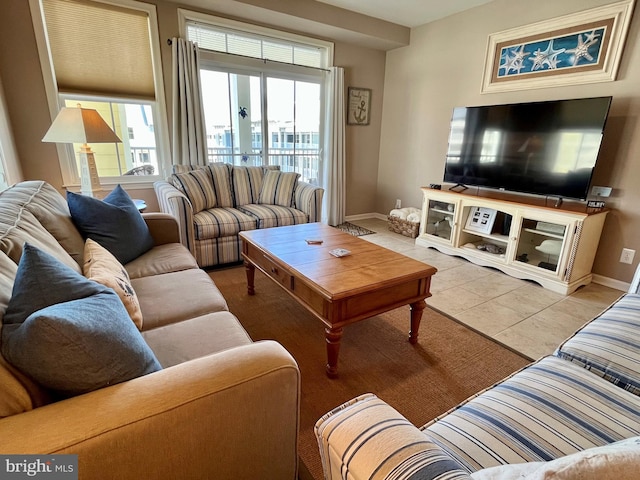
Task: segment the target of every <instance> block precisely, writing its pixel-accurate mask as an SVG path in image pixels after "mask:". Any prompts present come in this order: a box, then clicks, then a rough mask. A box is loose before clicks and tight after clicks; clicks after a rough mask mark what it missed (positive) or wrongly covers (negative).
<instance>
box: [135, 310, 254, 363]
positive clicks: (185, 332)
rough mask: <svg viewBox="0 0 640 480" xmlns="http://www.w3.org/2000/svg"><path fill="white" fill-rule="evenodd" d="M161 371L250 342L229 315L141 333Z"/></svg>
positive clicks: (212, 314)
mask: <svg viewBox="0 0 640 480" xmlns="http://www.w3.org/2000/svg"><path fill="white" fill-rule="evenodd" d="M142 336H143V338H144V339H145V341H146V342H147V345H149V347H150V348H151V350H153V352H154V353H155V355H156V358H157V359H158V361H159V362H160V364H161V365H162V367H163V368H167V367H171V366H173V365H178V364H180V363H184V362H187V361H189V360H193V359H194V358H200V357H204V356H205V355H212V354H214V353H217V352H221V351H223V350H227V349H229V348H234V347H238V346H240V345H249V344H251V343H253V342H252V340H251V338H250V337H249V335H248V334H247V332H246V331H245V330H244V328H242V325H241V324H240V322H239V321H238V319H237V318H236V317H235V316H234V315H233V314H232V313H230V312H226V311H224V312H214V313H208V314H206V315H202V316H200V317H195V318H190V319H188V320H185V321H184V322H179V323H172V324H169V325H165V326H164V327H159V328H154V329H152V330H148V331H146V332H143V333H142Z"/></svg>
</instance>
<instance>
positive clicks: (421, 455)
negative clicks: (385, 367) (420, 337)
mask: <svg viewBox="0 0 640 480" xmlns="http://www.w3.org/2000/svg"><path fill="white" fill-rule="evenodd" d="M639 271H640V268H639ZM637 288H638V287H637V283H636V282H634V283H633V284H632V286H631V288H630V291H629V293H627V294H625V295H623V296H622V297H621V298H619V299H618V300H617V301H616V302H614V303H613V304H612V305H611V306H610V307H609V308H607V309H606V310H605V311H604V312H602V313H601V314H600V315H598V316H597V317H595V318H594V319H593V320H591V321H590V322H588V323H587V324H586V325H585V326H583V327H582V328H581V329H580V330H578V331H577V332H576V333H575V334H574V335H572V336H571V337H570V338H569V339H567V340H566V341H565V342H563V343H562V344H561V345H560V346H559V347H558V349H557V350H556V352H555V354H554V355H549V356H547V357H544V358H542V359H540V360H538V361H537V362H535V363H533V364H531V365H528V366H527V367H525V368H523V369H522V370H520V371H518V372H516V373H514V374H513V375H511V376H510V377H508V378H506V379H504V380H502V381H501V382H499V383H497V384H496V385H494V386H492V387H490V388H488V389H486V390H484V391H482V392H480V393H478V394H476V395H474V396H473V397H471V398H469V399H467V400H466V401H465V402H463V403H462V404H460V405H458V406H456V407H455V408H453V409H452V410H450V411H449V412H447V413H445V414H443V415H442V416H440V417H438V418H436V419H434V420H432V421H431V422H429V423H428V424H426V425H424V426H423V427H421V428H417V427H415V426H413V425H411V424H410V422H409V421H408V420H406V419H405V418H404V417H403V416H402V415H401V414H400V413H398V412H397V411H396V410H394V409H393V408H392V407H391V406H389V405H387V404H386V403H385V402H384V401H382V400H380V399H379V398H377V397H376V396H375V395H373V394H366V395H362V396H360V397H358V398H355V399H353V400H351V401H349V402H347V403H345V404H343V405H341V406H339V407H337V408H336V409H334V410H332V411H331V412H329V413H327V414H326V415H325V416H323V417H322V418H321V419H320V420H318V422H317V424H316V427H315V432H316V436H317V438H318V442H319V446H320V453H321V457H322V462H323V468H324V472H325V478H326V479H327V480H329V479H347V478H348V479H350V480H357V479H361V478H362V479H364V478H367V479H376V480H377V479H394V480H401V479H412V480H417V479H420V480H433V479H437V480H463V479H465V480H469V479H473V480H476V479H477V480H480V479H482V480H485V479H493V478H536V479H538V478H551V477H545V476H544V475H545V474H546V473H547V472H550V471H555V470H556V469H559V468H562V469H565V470H568V469H574V470H572V471H571V474H572V476H566V477H565V476H563V477H562V478H599V479H600V478H616V479H623V478H624V479H626V478H629V479H631V478H638V477H637V474H638V473H637V472H638V470H637V468H638V465H640V295H639V294H637V293H636V291H637ZM603 452H604V453H603ZM612 455H613V456H612ZM598 458H600V459H604V460H600V461H599V462H595V461H594V460H593V459H598ZM585 465H588V468H589V472H587V473H588V474H586V473H585V471H580V469H581V468H584V466H585ZM594 469H602V470H594ZM498 475H502V476H498ZM527 475H531V477H530V476H527ZM553 478H556V477H553Z"/></svg>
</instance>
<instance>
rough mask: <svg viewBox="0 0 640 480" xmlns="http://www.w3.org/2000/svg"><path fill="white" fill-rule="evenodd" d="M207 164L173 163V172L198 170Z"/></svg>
mask: <svg viewBox="0 0 640 480" xmlns="http://www.w3.org/2000/svg"><path fill="white" fill-rule="evenodd" d="M204 167H205V165H171V172H172V173H187V172H192V171H193V170H197V169H198V168H204Z"/></svg>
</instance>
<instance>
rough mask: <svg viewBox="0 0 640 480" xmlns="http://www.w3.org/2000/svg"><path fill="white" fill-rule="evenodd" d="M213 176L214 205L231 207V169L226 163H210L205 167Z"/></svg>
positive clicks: (231, 166)
mask: <svg viewBox="0 0 640 480" xmlns="http://www.w3.org/2000/svg"><path fill="white" fill-rule="evenodd" d="M207 168H208V169H209V171H210V172H211V176H212V177H213V188H214V190H215V191H216V206H218V207H233V206H234V202H233V190H232V186H231V170H232V169H233V165H229V164H228V163H211V164H209V166H208V167H207Z"/></svg>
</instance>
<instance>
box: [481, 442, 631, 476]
mask: <svg viewBox="0 0 640 480" xmlns="http://www.w3.org/2000/svg"><path fill="white" fill-rule="evenodd" d="M638 466H640V437H632V438H627V439H625V440H620V441H619V442H614V443H611V444H609V445H604V446H602V447H593V448H589V449H587V450H582V451H580V452H577V453H573V454H571V455H567V456H565V457H560V458H558V459H556V460H552V461H550V462H531V463H518V464H515V465H501V466H498V467H492V468H486V469H483V470H479V471H477V472H474V473H473V474H472V475H471V478H472V479H474V480H512V479H521V480H575V479H579V480H635V479H636V478H638Z"/></svg>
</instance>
